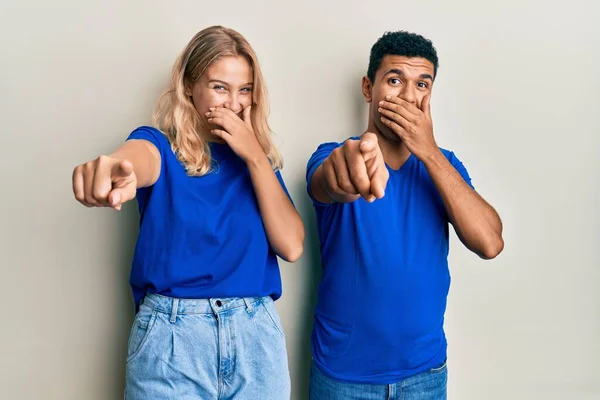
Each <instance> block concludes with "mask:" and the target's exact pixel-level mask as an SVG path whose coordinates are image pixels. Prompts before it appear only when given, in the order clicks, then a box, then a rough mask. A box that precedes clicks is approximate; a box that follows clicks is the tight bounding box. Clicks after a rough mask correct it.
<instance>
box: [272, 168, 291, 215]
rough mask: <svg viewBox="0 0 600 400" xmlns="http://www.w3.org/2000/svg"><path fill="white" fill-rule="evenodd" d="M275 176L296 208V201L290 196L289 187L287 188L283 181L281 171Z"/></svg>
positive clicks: (276, 172)
mask: <svg viewBox="0 0 600 400" xmlns="http://www.w3.org/2000/svg"><path fill="white" fill-rule="evenodd" d="M275 176H276V177H277V180H278V181H279V184H280V185H281V187H282V188H283V191H284V192H285V194H286V195H287V197H288V199H290V201H291V202H292V205H293V206H294V207H296V205H295V204H294V200H292V196H290V192H288V190H287V187H286V186H285V182H284V181H283V176H281V172H280V171H279V170H277V171H275Z"/></svg>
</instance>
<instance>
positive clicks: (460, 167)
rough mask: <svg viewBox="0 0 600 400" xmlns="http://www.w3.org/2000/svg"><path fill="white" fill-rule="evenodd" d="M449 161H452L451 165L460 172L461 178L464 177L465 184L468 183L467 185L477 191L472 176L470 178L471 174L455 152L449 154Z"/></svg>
mask: <svg viewBox="0 0 600 400" xmlns="http://www.w3.org/2000/svg"><path fill="white" fill-rule="evenodd" d="M448 161H450V164H452V166H453V167H454V168H455V169H456V170H457V171H458V173H459V174H460V176H462V177H463V179H464V180H465V182H467V185H469V186H470V187H471V188H472V189H475V187H474V186H473V183H472V182H471V176H469V172H468V171H467V169H466V168H465V166H464V165H463V163H462V162H461V161H460V160H459V159H458V157H456V154H454V152H452V151H451V152H449V154H448Z"/></svg>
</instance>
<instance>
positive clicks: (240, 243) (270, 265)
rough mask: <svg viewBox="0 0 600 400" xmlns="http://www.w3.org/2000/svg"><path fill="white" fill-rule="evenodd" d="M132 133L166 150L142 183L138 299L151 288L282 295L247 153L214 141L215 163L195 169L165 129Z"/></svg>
mask: <svg viewBox="0 0 600 400" xmlns="http://www.w3.org/2000/svg"><path fill="white" fill-rule="evenodd" d="M132 139H144V140H147V141H149V142H151V143H152V144H154V146H156V148H157V149H158V151H159V153H160V156H161V170H160V176H159V178H158V180H157V181H156V183H154V185H152V186H150V187H145V188H140V189H138V191H137V201H138V205H139V212H140V228H139V236H138V240H137V244H136V247H135V252H134V257H133V265H132V269H131V277H130V283H131V287H132V290H133V295H134V300H135V304H136V307H137V306H138V305H139V302H140V300H141V299H142V298H143V296H144V295H145V294H146V293H158V294H162V295H165V296H171V297H179V298H213V297H221V298H226V297H254V296H261V297H262V296H271V297H273V299H275V300H276V299H278V298H279V297H280V296H281V277H280V273H279V266H278V262H277V257H276V256H275V254H274V253H273V251H272V249H271V248H270V246H269V243H268V240H267V235H266V232H265V229H264V226H263V223H262V219H261V216H260V211H259V208H258V203H257V199H256V196H255V193H254V188H253V186H252V181H251V179H250V174H249V171H248V169H247V167H246V164H245V163H244V161H243V160H242V159H240V158H239V157H238V156H237V155H236V154H235V153H234V152H233V150H231V148H230V147H229V146H228V145H227V144H218V143H212V144H211V145H210V150H211V156H212V159H213V166H214V168H213V171H212V172H210V173H208V174H206V175H204V176H201V177H190V176H188V175H187V174H186V171H185V168H184V167H183V165H182V164H181V163H180V161H179V160H178V159H177V157H176V156H175V154H174V153H173V150H172V148H171V145H170V143H169V141H168V139H167V138H166V137H165V136H164V135H163V134H162V133H161V132H160V131H159V130H157V129H155V128H152V127H147V126H143V127H140V128H137V129H136V130H134V131H133V132H132V133H131V134H130V135H129V137H128V140H132ZM276 175H277V178H278V179H279V182H280V184H281V186H282V187H283V189H284V190H285V192H286V194H288V192H287V189H286V188H285V184H284V183H283V179H282V177H281V174H280V173H279V171H277V172H276ZM288 197H289V194H288Z"/></svg>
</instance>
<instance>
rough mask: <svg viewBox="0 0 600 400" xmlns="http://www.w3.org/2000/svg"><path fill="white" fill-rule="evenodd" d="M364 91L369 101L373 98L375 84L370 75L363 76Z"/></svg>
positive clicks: (366, 99)
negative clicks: (372, 82)
mask: <svg viewBox="0 0 600 400" xmlns="http://www.w3.org/2000/svg"><path fill="white" fill-rule="evenodd" d="M362 93H363V96H364V97H365V101H366V102H367V103H370V102H371V101H372V100H373V85H372V84H371V80H370V79H369V77H368V76H363V78H362Z"/></svg>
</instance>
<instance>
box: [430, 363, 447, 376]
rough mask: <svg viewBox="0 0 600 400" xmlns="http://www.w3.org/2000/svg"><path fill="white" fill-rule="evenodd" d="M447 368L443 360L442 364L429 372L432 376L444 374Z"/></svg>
mask: <svg viewBox="0 0 600 400" xmlns="http://www.w3.org/2000/svg"><path fill="white" fill-rule="evenodd" d="M446 368H447V364H446V360H444V362H443V363H442V364H440V365H439V366H437V367H434V368H431V369H430V370H429V372H431V373H432V374H439V373H440V372H444V371H445V370H446Z"/></svg>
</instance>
